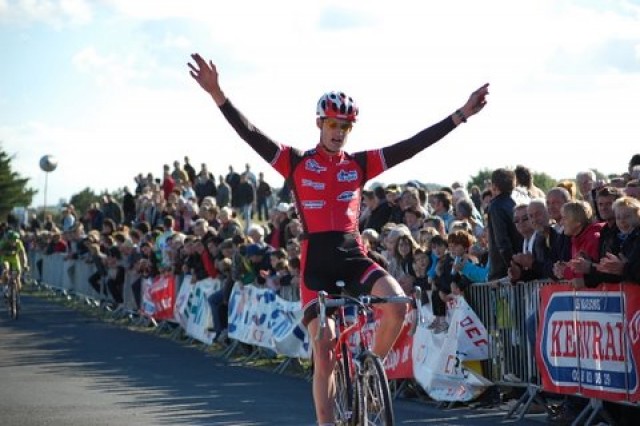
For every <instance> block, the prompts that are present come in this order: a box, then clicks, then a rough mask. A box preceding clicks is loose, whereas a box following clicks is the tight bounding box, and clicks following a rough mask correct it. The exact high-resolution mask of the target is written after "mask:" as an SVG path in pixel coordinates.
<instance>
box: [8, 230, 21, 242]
mask: <svg viewBox="0 0 640 426" xmlns="http://www.w3.org/2000/svg"><path fill="white" fill-rule="evenodd" d="M7 239H8V240H11V241H17V240H19V239H20V234H18V233H17V232H16V231H9V232H7Z"/></svg>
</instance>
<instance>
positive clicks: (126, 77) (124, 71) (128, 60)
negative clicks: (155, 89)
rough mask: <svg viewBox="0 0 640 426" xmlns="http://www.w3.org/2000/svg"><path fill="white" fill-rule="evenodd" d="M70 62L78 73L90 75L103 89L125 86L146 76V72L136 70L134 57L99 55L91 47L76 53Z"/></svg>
mask: <svg viewBox="0 0 640 426" xmlns="http://www.w3.org/2000/svg"><path fill="white" fill-rule="evenodd" d="M72 62H73V65H74V66H75V67H76V69H77V70H78V71H79V72H81V73H85V74H90V75H92V76H93V78H94V79H95V81H96V82H97V83H98V85H100V86H103V87H105V86H106V87H112V86H125V85H127V84H129V83H131V82H132V81H133V80H135V79H142V78H144V77H145V75H146V72H144V71H142V70H140V69H138V68H136V65H137V63H136V62H137V61H136V57H135V56H133V55H129V56H124V57H123V56H118V55H116V54H111V55H101V54H99V53H98V52H97V51H96V49H95V48H93V47H87V48H85V49H82V50H81V51H79V52H78V53H76V54H75V55H74V56H73V58H72Z"/></svg>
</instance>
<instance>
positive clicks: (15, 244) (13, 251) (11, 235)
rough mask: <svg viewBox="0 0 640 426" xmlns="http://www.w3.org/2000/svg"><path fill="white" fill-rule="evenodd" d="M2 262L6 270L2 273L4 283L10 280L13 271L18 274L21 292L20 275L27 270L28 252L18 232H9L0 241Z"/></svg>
mask: <svg viewBox="0 0 640 426" xmlns="http://www.w3.org/2000/svg"><path fill="white" fill-rule="evenodd" d="M0 261H1V263H2V265H4V270H3V271H2V274H3V277H4V280H3V281H6V280H7V279H9V278H10V273H11V272H12V271H13V272H16V273H17V277H18V279H17V282H18V290H20V289H21V283H20V281H21V279H20V274H21V272H22V271H23V270H25V269H26V268H27V252H26V250H25V249H24V244H22V240H21V239H20V234H18V233H17V232H16V231H13V230H8V231H7V232H5V234H4V236H3V237H2V239H0ZM7 283H8V281H7Z"/></svg>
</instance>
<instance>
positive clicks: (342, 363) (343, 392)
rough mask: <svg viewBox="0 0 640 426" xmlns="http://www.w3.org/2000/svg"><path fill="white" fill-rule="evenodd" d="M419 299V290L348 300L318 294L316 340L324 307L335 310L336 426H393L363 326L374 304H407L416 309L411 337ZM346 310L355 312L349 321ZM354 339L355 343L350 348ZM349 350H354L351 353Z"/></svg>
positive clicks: (379, 367) (383, 379)
mask: <svg viewBox="0 0 640 426" xmlns="http://www.w3.org/2000/svg"><path fill="white" fill-rule="evenodd" d="M330 297H331V298H330ZM421 300H422V292H421V289H420V288H419V287H415V288H414V294H413V296H412V297H408V296H392V297H376V296H371V295H366V296H360V297H351V296H347V295H338V296H330V295H329V294H327V293H326V292H324V291H321V292H319V293H318V309H319V321H320V327H319V328H318V336H317V337H316V338H317V339H320V338H321V336H322V334H321V333H323V330H324V329H325V328H326V327H327V308H337V310H336V311H335V313H334V314H333V315H334V317H335V322H336V343H335V346H334V351H335V357H336V366H335V370H334V381H335V389H336V396H335V400H334V412H335V417H336V424H337V425H341V426H348V425H353V426H356V425H357V426H368V425H386V426H392V425H393V424H394V415H393V405H392V398H391V391H390V389H389V382H388V380H387V375H386V372H385V369H384V366H383V363H382V360H381V359H380V358H379V357H378V356H377V355H376V354H374V353H373V352H372V350H371V346H372V343H373V342H372V337H373V336H372V333H368V332H366V330H365V326H366V325H367V324H368V323H369V322H370V321H371V318H372V316H373V312H374V306H375V305H377V304H382V303H404V304H411V305H412V306H413V307H414V308H416V309H415V312H416V320H415V322H414V324H413V326H412V329H411V334H414V333H415V330H416V329H417V326H418V324H419V323H420V322H421V317H420V306H421ZM349 309H352V310H354V309H355V318H353V320H351V319H349V315H348V314H350V313H349V312H348V310H349ZM330 315H331V314H330ZM354 340H355V344H354V345H350V343H351V342H353V341H354ZM352 347H355V350H353V349H352Z"/></svg>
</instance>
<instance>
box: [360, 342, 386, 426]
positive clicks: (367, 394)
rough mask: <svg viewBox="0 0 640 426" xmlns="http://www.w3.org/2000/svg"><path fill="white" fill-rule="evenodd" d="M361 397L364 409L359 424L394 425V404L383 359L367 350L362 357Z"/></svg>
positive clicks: (366, 425)
mask: <svg viewBox="0 0 640 426" xmlns="http://www.w3.org/2000/svg"><path fill="white" fill-rule="evenodd" d="M360 360H361V363H360V373H359V376H360V381H361V386H360V387H359V390H360V392H359V395H358V397H359V399H361V401H360V404H359V405H360V407H362V411H360V412H359V413H358V414H359V415H360V422H359V423H358V424H359V425H363V426H373V425H384V426H393V424H394V421H393V406H392V402H391V401H392V400H391V391H390V389H389V382H388V381H387V374H386V373H385V371H384V366H383V365H382V361H381V360H380V358H378V356H377V355H376V354H374V353H373V352H370V351H367V352H364V353H363V354H362V356H361V357H360Z"/></svg>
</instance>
